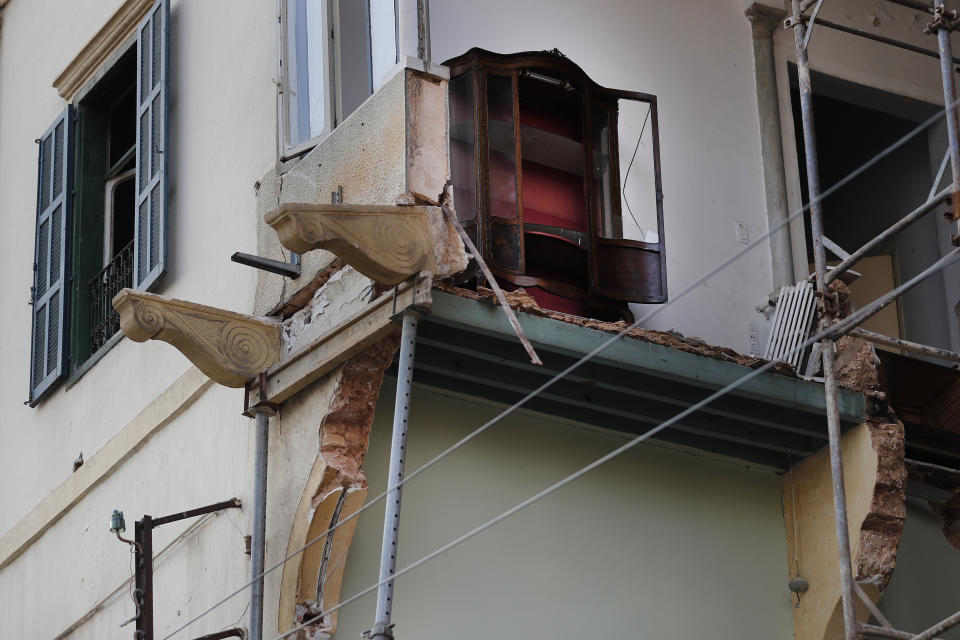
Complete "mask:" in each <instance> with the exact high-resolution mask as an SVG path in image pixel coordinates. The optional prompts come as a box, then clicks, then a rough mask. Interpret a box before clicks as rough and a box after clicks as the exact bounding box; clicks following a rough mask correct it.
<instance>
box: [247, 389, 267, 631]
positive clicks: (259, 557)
mask: <svg viewBox="0 0 960 640" xmlns="http://www.w3.org/2000/svg"><path fill="white" fill-rule="evenodd" d="M253 412H254V415H255V416H256V423H255V424H256V426H255V430H256V443H255V445H254V447H255V449H254V455H253V535H252V539H251V541H250V560H251V561H250V580H251V581H252V582H253V584H252V585H251V586H250V640H262V638H263V557H264V550H265V548H266V545H265V538H266V530H267V444H268V442H269V439H270V413H271V411H270V409H268V408H267V407H254V408H253Z"/></svg>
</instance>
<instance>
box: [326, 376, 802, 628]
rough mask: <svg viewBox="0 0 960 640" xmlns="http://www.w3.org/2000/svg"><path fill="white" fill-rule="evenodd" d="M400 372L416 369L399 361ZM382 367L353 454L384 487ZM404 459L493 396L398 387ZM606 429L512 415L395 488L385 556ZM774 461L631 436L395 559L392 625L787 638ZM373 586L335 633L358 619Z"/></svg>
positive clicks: (457, 428) (514, 487) (373, 486)
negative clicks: (565, 482) (403, 409)
mask: <svg viewBox="0 0 960 640" xmlns="http://www.w3.org/2000/svg"><path fill="white" fill-rule="evenodd" d="M414 379H416V378H414ZM393 393H394V389H393V382H392V381H389V380H388V381H387V382H385V384H384V388H383V391H382V393H381V396H380V402H379V403H378V405H377V413H376V417H375V419H374V424H373V432H372V437H371V442H370V452H369V454H368V456H367V463H366V469H367V474H368V477H369V479H370V491H369V495H371V496H374V495H377V494H379V493H380V492H381V491H382V490H383V489H384V476H385V471H386V467H387V458H388V455H389V441H390V430H391V424H390V419H391V414H392V405H393ZM411 411H412V413H411V417H410V429H409V436H408V437H409V441H408V447H407V451H408V456H407V472H408V473H409V472H410V471H411V470H413V469H416V468H417V467H419V466H420V465H422V464H423V463H424V462H426V460H427V459H429V458H430V457H432V456H434V455H436V454H437V453H439V452H440V451H442V450H443V449H444V448H446V447H448V446H449V445H451V444H452V443H453V442H455V441H456V440H458V439H459V438H461V437H462V436H464V435H466V434H467V433H468V432H469V431H471V430H472V429H474V428H476V427H477V426H479V425H480V424H482V423H483V422H485V421H486V420H488V419H489V418H491V417H493V416H494V415H496V413H497V412H498V410H497V408H496V407H493V406H491V405H489V404H487V403H482V402H479V401H472V400H462V399H460V398H453V397H450V396H447V395H443V394H441V393H439V392H435V391H433V390H431V389H429V388H426V387H421V386H419V385H415V386H414V395H413V403H412V405H411ZM623 441H624V437H623V436H622V435H615V434H611V433H602V432H598V431H596V430H592V429H587V428H583V427H582V426H576V425H574V424H571V423H563V422H558V421H556V420H553V419H546V418H542V417H535V416H532V415H530V414H514V415H512V416H510V417H508V418H507V419H505V420H504V421H503V422H501V423H500V424H498V425H497V426H495V427H493V428H492V429H491V430H490V431H488V432H487V433H485V434H483V435H482V436H480V437H479V438H477V439H476V440H474V441H472V442H470V443H469V444H468V445H467V446H466V447H464V448H463V449H461V450H460V451H458V452H457V453H455V454H453V455H452V456H450V458H449V459H447V460H446V461H444V462H441V463H440V464H439V465H437V466H436V467H434V468H432V469H430V470H429V471H427V472H425V474H424V475H423V476H422V477H420V478H417V479H414V480H412V481H411V482H410V483H409V484H408V485H407V486H406V487H405V489H404V494H403V511H402V514H401V528H400V551H399V555H398V567H401V568H402V567H404V566H406V565H408V564H410V563H411V562H413V561H415V560H417V559H418V558H420V557H421V556H423V555H426V554H427V553H429V552H431V551H433V550H434V549H435V548H437V547H438V546H440V545H442V544H444V543H446V542H448V541H450V540H452V539H453V538H456V537H457V536H459V535H460V534H462V533H465V532H466V531H468V530H470V529H472V528H473V527H475V526H477V525H479V524H481V523H483V522H485V521H486V520H488V519H490V518H492V517H494V516H496V515H498V514H499V513H500V512H502V511H504V510H506V509H508V508H509V507H512V506H513V505H515V504H516V503H518V502H520V501H521V500H523V499H525V498H527V497H529V496H530V495H533V494H534V493H536V492H537V491H539V490H541V489H543V488H544V487H546V486H548V485H550V484H552V483H553V482H556V481H557V480H559V479H561V478H562V477H564V476H565V475H567V474H568V473H572V472H573V471H576V470H577V469H579V468H580V467H582V466H584V465H585V464H587V463H589V462H592V461H593V460H594V459H596V458H598V457H600V456H601V455H603V454H605V453H607V452H608V451H610V450H612V449H614V448H615V447H617V446H619V445H620V444H621V443H622V442H623ZM779 484H780V483H779V478H778V477H777V476H776V475H775V474H773V473H771V472H768V471H758V470H753V469H749V468H747V467H746V466H745V465H743V464H735V463H734V464H731V463H730V462H727V461H718V460H712V459H707V458H705V457H702V456H701V455H691V454H689V453H682V452H678V451H675V450H670V449H666V448H663V447H660V446H641V447H638V448H636V449H634V450H632V451H630V452H628V453H626V454H623V455H622V456H620V457H619V458H617V459H615V460H613V461H611V462H610V463H608V464H607V465H605V466H603V467H600V468H599V469H597V470H595V471H594V472H592V473H590V474H589V475H587V476H585V477H583V478H581V479H579V480H577V481H576V482H574V483H573V484H571V485H569V486H568V487H565V488H564V489H562V490H560V491H559V492H557V493H555V494H554V495H552V496H550V497H548V498H546V499H544V500H543V501H541V502H539V503H536V504H534V505H532V506H530V507H528V508H527V509H526V510H525V511H522V512H520V513H519V514H517V515H515V516H513V517H512V518H509V519H507V520H506V521H504V522H502V523H501V524H499V525H498V526H496V527H495V528H493V529H491V530H489V531H487V532H485V533H483V534H480V535H479V536H477V537H476V538H474V539H472V540H470V541H467V542H465V543H464V544H463V545H461V546H459V547H456V548H454V549H452V550H450V551H449V552H447V553H445V554H443V555H442V556H440V557H438V558H436V559H434V560H433V561H431V562H430V563H428V564H426V565H424V566H422V567H420V568H418V569H416V570H414V571H412V572H411V573H409V574H407V575H405V576H402V577H401V578H399V579H398V581H397V585H396V595H395V603H396V604H395V607H394V614H393V620H394V622H396V624H397V628H396V633H397V635H398V637H400V636H401V635H402V636H403V637H408V636H409V637H417V638H444V637H449V636H450V634H451V630H455V635H456V636H457V637H461V638H490V637H510V638H521V637H530V638H543V637H561V638H578V637H579V638H592V637H600V636H608V635H613V636H616V637H657V638H665V639H674V638H675V639H678V640H679V639H682V638H697V637H711V638H731V639H732V638H738V639H739V638H761V637H762V638H781V639H786V638H791V637H792V624H793V623H792V617H791V607H790V592H789V591H788V590H787V588H786V580H787V576H786V570H785V568H784V563H783V558H784V554H785V553H786V547H785V541H784V537H783V534H782V531H783V517H782V514H781V510H780V496H779ZM382 518H383V509H382V508H380V507H374V508H372V509H371V510H370V511H368V512H367V513H365V514H363V515H361V516H360V524H359V525H358V527H357V530H356V534H355V538H354V542H353V546H352V548H351V550H350V557H349V559H348V565H347V570H346V575H345V577H344V583H343V591H342V594H341V595H342V597H343V598H347V597H349V596H351V595H353V594H354V593H357V592H358V591H360V590H362V589H364V588H366V587H369V586H370V585H372V584H374V583H375V582H376V580H377V566H378V565H377V563H378V556H379V548H380V536H381V531H382V523H383V520H382ZM375 604H376V599H375V596H374V594H371V595H369V596H366V597H364V598H361V599H359V600H357V601H356V602H355V603H353V604H351V605H348V606H347V607H345V608H344V609H343V610H342V613H341V618H340V627H339V630H338V631H337V634H336V637H338V638H356V637H358V636H359V634H360V632H361V631H362V630H364V629H368V628H370V626H371V625H372V624H373V615H374V609H375Z"/></svg>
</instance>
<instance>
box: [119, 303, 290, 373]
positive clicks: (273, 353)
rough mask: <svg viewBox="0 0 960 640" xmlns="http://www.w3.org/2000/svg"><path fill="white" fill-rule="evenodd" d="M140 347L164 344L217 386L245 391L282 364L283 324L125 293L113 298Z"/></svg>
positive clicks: (125, 328)
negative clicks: (263, 373) (250, 382)
mask: <svg viewBox="0 0 960 640" xmlns="http://www.w3.org/2000/svg"><path fill="white" fill-rule="evenodd" d="M113 308H114V309H116V310H117V313H118V314H120V328H121V329H122V330H123V333H124V334H125V335H126V336H127V337H128V338H130V339H131V340H133V341H135V342H145V341H147V340H150V339H154V340H163V341H164V342H168V343H170V344H172V345H173V346H174V347H176V348H177V349H178V350H179V351H180V353H182V354H183V355H185V356H186V357H187V358H188V359H189V360H190V361H191V362H192V363H193V364H195V365H196V366H197V368H198V369H200V370H201V371H203V372H204V373H205V374H206V375H207V376H208V377H209V378H210V379H212V380H213V381H214V382H217V383H219V384H222V385H224V386H227V387H242V386H244V384H245V383H246V382H247V381H248V380H250V379H251V378H254V377H255V376H256V375H257V374H258V373H260V372H261V371H264V370H266V369H267V368H268V367H270V366H271V365H273V364H275V363H276V362H277V361H278V360H279V359H280V325H279V324H278V323H275V322H269V321H266V320H261V319H259V318H254V317H252V316H247V315H243V314H240V313H234V312H232V311H225V310H223V309H217V308H214V307H207V306H204V305H201V304H196V303H193V302H186V301H184V300H173V299H171V298H165V297H163V296H158V295H156V294H152V293H142V292H139V291H134V290H133V289H124V290H122V291H121V292H120V293H118V294H117V295H116V296H115V297H114V298H113Z"/></svg>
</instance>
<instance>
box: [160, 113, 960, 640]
mask: <svg viewBox="0 0 960 640" xmlns="http://www.w3.org/2000/svg"><path fill="white" fill-rule="evenodd" d="M957 104H960V100H955V101H954V102H952V103H950V104H949V105H947V106H945V107H944V108H942V109H940V110H938V111H937V113H935V114H934V115H932V116H930V117H929V118H928V119H927V120H925V121H924V122H923V123H921V124H919V125H918V126H917V127H915V128H914V129H913V130H911V131H909V132H908V133H906V134H905V135H904V136H902V137H901V138H899V139H898V140H897V141H896V142H894V143H893V144H891V145H890V146H888V147H886V148H885V149H884V150H883V151H880V152H879V153H877V154H876V155H875V156H873V157H872V158H871V159H869V160H867V161H866V162H864V163H863V164H861V165H860V166H859V167H858V168H857V169H855V170H853V171H851V172H850V173H849V174H847V175H846V176H845V177H843V178H841V179H840V180H839V181H837V182H836V183H835V184H834V185H832V186H831V187H829V188H828V189H826V190H825V191H823V192H822V193H821V194H820V196H819V198H817V199H816V201H817V202H820V201H822V200H824V199H825V198H827V197H829V196H830V195H832V194H833V193H835V192H836V191H837V190H839V189H841V188H842V187H844V186H846V185H847V184H849V183H850V182H851V181H853V180H854V179H856V178H857V177H859V176H860V175H862V174H863V173H864V172H866V171H867V170H869V169H870V168H871V167H873V166H874V165H875V164H877V163H878V162H880V161H881V160H883V159H884V158H886V157H887V156H889V155H890V154H891V153H893V152H894V151H896V150H897V149H899V148H900V147H902V146H903V145H905V144H906V143H907V142H909V141H910V140H912V139H913V138H915V137H916V136H918V135H920V134H921V133H923V132H924V131H926V130H927V129H928V128H930V127H931V126H932V125H933V124H935V123H936V122H938V121H939V120H940V118H942V117H943V115H944V113H946V111H947V109H951V110H952V109H953V108H954V107H956V106H957ZM811 204H812V203H810V202H808V203H807V204H806V205H803V206H802V207H801V208H800V209H798V210H797V211H795V212H793V213H792V214H790V215H789V216H787V217H786V218H785V219H784V220H782V221H781V222H779V223H778V224H776V225H774V226H773V227H771V228H770V229H768V230H767V232H766V233H764V234H762V235H761V236H759V237H757V239H756V240H754V241H752V242H751V243H749V244H747V245H745V246H744V247H742V248H741V249H739V250H738V251H736V252H735V253H734V254H732V255H731V256H730V257H728V258H727V259H726V260H724V261H722V262H721V263H720V264H718V265H717V266H715V267H714V268H713V269H711V270H710V271H708V272H706V273H705V274H703V275H702V276H700V277H699V278H697V279H696V280H694V281H693V282H692V283H691V284H689V285H687V286H686V287H685V288H684V289H683V290H682V291H681V292H680V293H679V294H676V295H675V296H673V297H672V298H671V299H670V300H669V301H668V302H666V303H664V304H662V305H660V306H658V307H657V308H656V309H653V310H652V311H650V312H648V313H647V314H646V315H644V316H643V317H641V318H639V319H638V320H636V321H635V322H634V323H633V324H631V325H630V326H628V327H626V328H625V329H623V330H622V331H620V332H619V333H617V334H615V335H613V336H612V337H611V338H610V339H608V340H606V341H604V342H603V343H601V344H600V345H599V346H598V347H596V348H595V349H593V350H592V351H590V352H589V353H587V354H586V355H584V356H583V357H581V358H580V359H579V360H577V361H576V362H574V363H573V364H571V365H570V366H569V367H567V368H566V369H564V370H563V371H561V372H560V373H558V374H557V375H555V376H554V377H553V378H551V379H550V380H548V381H546V382H544V383H543V384H542V385H540V386H539V387H537V388H536V389H534V390H533V391H531V392H530V393H528V394H527V395H526V396H524V397H523V398H521V399H520V400H518V401H517V402H516V403H514V404H513V405H511V406H510V407H508V408H507V409H505V410H504V411H503V412H502V413H500V414H498V415H497V416H496V417H494V418H492V419H491V420H489V421H487V422H486V423H484V424H483V425H481V426H480V427H478V428H477V429H476V430H475V431H473V432H471V433H470V434H468V435H466V436H464V437H463V438H461V439H460V440H458V441H457V442H455V443H454V444H452V445H451V446H450V447H448V448H447V449H445V450H443V451H442V452H440V453H439V454H437V455H436V456H435V457H434V458H432V459H430V460H428V461H427V462H426V463H424V464H423V465H422V466H420V467H419V468H417V469H416V470H414V471H413V472H412V473H410V474H409V475H407V476H406V477H404V478H403V479H402V480H400V482H398V483H397V484H396V485H395V486H394V487H393V488H399V487H402V486H403V485H405V484H406V483H407V482H409V481H410V480H412V479H413V478H415V477H417V476H418V475H420V474H421V473H423V472H424V471H426V470H427V469H429V468H430V467H432V466H434V465H435V464H437V463H438V462H440V460H442V459H443V458H445V457H447V456H448V455H450V454H451V453H453V452H454V451H456V450H457V449H459V448H461V447H462V446H463V445H465V444H466V443H468V442H469V441H471V440H473V439H474V438H476V437H477V436H479V435H480V434H481V433H483V432H484V431H486V430H487V429H489V428H490V427H492V426H493V425H494V424H496V423H498V422H499V421H500V420H502V419H503V418H505V417H507V416H508V415H510V414H512V413H514V412H515V411H516V410H518V409H519V408H520V407H522V406H523V405H524V404H526V403H527V402H528V401H530V400H531V399H533V398H534V397H536V396H537V395H538V394H540V393H541V392H543V391H544V390H546V389H547V388H549V387H551V386H553V385H554V384H555V383H557V382H558V381H560V380H561V379H563V378H564V377H565V376H566V375H567V374H569V373H571V372H572V371H574V370H576V369H577V368H579V367H580V366H581V365H583V364H585V363H586V362H587V361H589V360H591V359H592V358H594V357H595V356H596V355H598V354H599V353H601V352H603V351H604V350H606V349H607V348H608V347H610V346H611V345H612V344H614V343H615V342H617V341H618V340H620V339H621V338H623V337H624V336H625V335H627V334H628V333H629V332H630V331H632V330H633V329H635V328H637V327H639V326H640V325H641V324H642V323H644V322H646V321H647V320H649V319H650V318H652V317H653V316H655V315H656V314H658V313H660V312H661V311H664V310H665V309H667V308H669V307H670V306H671V305H672V304H675V303H676V302H677V301H679V300H681V299H683V298H684V297H685V296H686V295H688V294H689V293H690V292H691V291H693V290H694V289H696V288H697V287H699V286H700V285H701V284H704V283H705V282H706V281H707V280H709V279H710V278H711V277H713V276H714V275H716V274H717V273H719V272H720V271H722V270H724V269H725V268H726V267H728V266H730V265H731V264H732V263H734V262H736V261H737V260H738V259H739V258H740V257H742V256H743V255H744V254H746V253H747V252H748V251H750V250H752V249H754V248H756V247H757V246H759V245H760V244H761V243H763V242H764V241H766V239H767V238H769V237H770V236H772V235H773V234H775V233H778V232H780V231H781V230H782V229H783V228H785V227H786V226H787V225H789V224H790V223H792V222H793V220H795V219H796V218H797V217H799V216H801V215H803V214H804V213H805V212H806V211H807V210H808V209H809V208H810V205H811ZM388 493H389V491H383V492H382V493H380V494H378V495H377V496H375V497H374V498H372V499H371V500H369V501H368V502H367V503H365V504H364V505H363V506H362V507H360V508H359V509H357V510H356V511H354V512H353V513H352V514H350V515H349V516H347V517H346V518H343V519H342V520H340V521H339V522H338V523H337V524H335V525H334V526H332V527H330V528H329V529H328V530H327V531H325V532H323V533H321V534H319V535H318V536H316V537H315V538H313V539H312V540H310V541H308V542H307V543H306V544H304V545H303V546H302V547H300V548H299V549H297V550H295V551H293V552H291V553H290V554H289V555H287V556H286V557H284V558H283V559H282V560H280V561H279V562H277V563H276V564H274V565H272V566H270V567H269V568H267V569H265V570H264V571H263V573H261V574H260V575H259V576H255V577H254V578H253V579H251V580H250V581H249V582H247V583H246V584H244V585H242V586H240V587H239V588H237V589H236V590H234V591H233V592H231V593H230V594H228V595H227V596H225V597H224V598H222V599H221V600H219V601H217V602H215V603H214V604H213V605H211V606H210V607H209V608H207V609H206V610H204V611H202V612H201V613H199V614H197V615H196V616H194V617H193V618H191V619H190V620H188V621H187V622H185V623H184V624H183V625H181V626H180V627H178V628H176V629H174V630H173V631H172V632H171V633H169V634H168V635H166V636H164V637H163V638H162V640H169V639H170V638H172V637H173V636H175V635H176V634H178V633H180V632H181V631H183V630H184V629H186V628H187V627H189V626H190V625H191V624H193V623H194V622H196V621H198V620H200V619H201V618H203V617H204V616H206V615H208V614H209V613H210V612H211V611H213V610H215V609H216V608H217V607H220V606H222V605H223V604H224V603H226V602H228V601H229V600H231V599H232V598H234V597H236V596H237V595H239V594H241V593H243V592H244V591H245V590H246V589H248V588H249V587H250V586H252V585H253V584H254V583H255V582H257V581H258V580H260V579H262V578H263V577H264V576H266V575H267V574H269V573H272V572H273V571H275V570H277V569H279V568H280V567H282V566H284V565H285V564H286V563H287V562H288V561H290V560H292V559H293V558H295V557H297V556H298V555H300V554H301V553H303V552H304V551H305V550H306V549H308V548H309V547H311V546H312V545H314V544H316V543H317V542H319V541H321V540H323V539H324V538H326V536H327V535H329V534H331V533H333V532H334V531H336V530H337V529H339V528H340V527H341V526H343V525H345V524H346V523H348V522H350V521H351V520H353V519H354V518H356V517H358V516H359V515H360V514H361V513H363V512H364V511H366V510H367V509H369V508H371V507H373V506H374V505H375V504H377V503H378V502H379V501H380V500H383V499H384V498H385V497H386V496H387V495H388ZM394 575H397V574H394ZM342 604H343V603H341V605H342Z"/></svg>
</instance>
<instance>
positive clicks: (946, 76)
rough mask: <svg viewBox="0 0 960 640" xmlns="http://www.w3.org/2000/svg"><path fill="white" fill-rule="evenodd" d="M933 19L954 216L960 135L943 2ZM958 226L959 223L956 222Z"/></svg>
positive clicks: (959, 205) (959, 204)
mask: <svg viewBox="0 0 960 640" xmlns="http://www.w3.org/2000/svg"><path fill="white" fill-rule="evenodd" d="M933 6H934V10H935V14H934V15H935V17H936V18H939V19H940V20H941V24H940V25H939V26H938V27H937V44H938V46H939V49H940V79H941V80H942V81H943V105H944V107H946V110H947V142H948V144H949V147H948V151H949V153H950V168H951V170H952V177H953V185H952V187H953V189H952V194H953V195H952V201H953V202H952V204H953V211H954V212H955V215H956V213H957V212H960V194H958V191H960V134H958V132H957V128H958V127H957V108H956V104H955V102H956V91H955V90H954V83H953V53H952V51H951V47H950V30H949V29H947V28H946V27H945V26H944V25H943V24H942V21H943V19H944V16H943V12H944V10H945V7H944V4H943V0H933ZM958 224H960V222H958Z"/></svg>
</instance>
